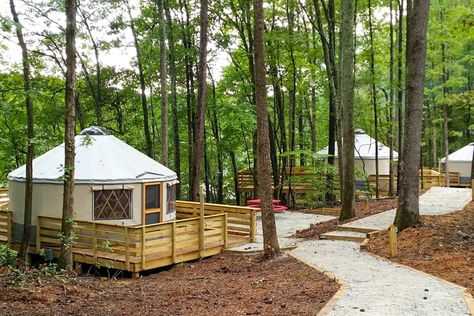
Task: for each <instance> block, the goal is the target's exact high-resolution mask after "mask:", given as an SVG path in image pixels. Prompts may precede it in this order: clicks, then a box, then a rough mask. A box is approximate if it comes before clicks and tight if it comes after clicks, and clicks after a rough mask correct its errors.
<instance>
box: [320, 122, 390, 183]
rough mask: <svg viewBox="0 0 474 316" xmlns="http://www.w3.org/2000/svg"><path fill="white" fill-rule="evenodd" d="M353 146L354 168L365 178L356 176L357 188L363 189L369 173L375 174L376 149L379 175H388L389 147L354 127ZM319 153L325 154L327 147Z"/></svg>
mask: <svg viewBox="0 0 474 316" xmlns="http://www.w3.org/2000/svg"><path fill="white" fill-rule="evenodd" d="M354 144H355V146H354V159H355V162H354V163H355V166H356V168H358V169H360V170H362V171H363V173H364V174H365V176H366V178H361V177H360V176H359V177H357V176H356V186H357V188H358V189H363V188H364V185H365V182H366V180H367V178H368V177H369V176H370V175H375V174H376V151H378V167H379V175H380V176H382V175H386V176H388V175H389V172H390V148H389V147H387V146H385V145H384V144H383V143H382V142H380V140H379V141H378V142H377V145H376V142H375V139H373V138H372V137H370V136H369V135H367V133H365V131H364V130H362V129H356V131H355V143H354ZM318 154H319V155H322V156H327V155H328V147H325V148H324V149H322V150H320V151H319V152H318ZM334 156H335V163H336V165H337V163H338V162H337V160H338V148H337V143H335V154H334ZM393 159H394V160H395V161H396V160H397V159H398V153H397V152H396V151H395V150H394V151H393Z"/></svg>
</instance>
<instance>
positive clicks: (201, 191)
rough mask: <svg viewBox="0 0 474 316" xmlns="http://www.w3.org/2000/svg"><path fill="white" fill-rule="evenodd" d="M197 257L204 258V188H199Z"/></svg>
mask: <svg viewBox="0 0 474 316" xmlns="http://www.w3.org/2000/svg"><path fill="white" fill-rule="evenodd" d="M199 202H200V209H199V256H200V257H201V258H203V257H204V188H203V185H201V186H200V187H199Z"/></svg>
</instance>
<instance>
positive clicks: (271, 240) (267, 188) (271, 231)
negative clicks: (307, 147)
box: [253, 0, 280, 258]
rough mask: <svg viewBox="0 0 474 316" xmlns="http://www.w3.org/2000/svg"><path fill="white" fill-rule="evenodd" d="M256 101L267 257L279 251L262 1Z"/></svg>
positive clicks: (257, 6)
mask: <svg viewBox="0 0 474 316" xmlns="http://www.w3.org/2000/svg"><path fill="white" fill-rule="evenodd" d="M253 10H254V42H253V44H254V62H255V98H256V104H257V143H258V146H257V157H258V158H257V164H258V182H259V188H260V206H261V210H262V228H263V250H264V252H265V256H266V257H267V258H272V257H274V256H275V255H277V254H278V253H279V252H280V247H279V245H278V237H277V232H276V226H275V215H274V214H273V203H272V179H271V167H270V139H269V135H268V111H267V84H266V70H265V52H264V51H265V35H264V29H265V20H264V13H263V0H254V1H253Z"/></svg>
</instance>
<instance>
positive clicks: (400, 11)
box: [397, 0, 403, 193]
mask: <svg viewBox="0 0 474 316" xmlns="http://www.w3.org/2000/svg"><path fill="white" fill-rule="evenodd" d="M397 40H398V47H397V120H398V165H397V193H398V192H399V190H400V174H401V170H402V163H403V78H402V75H403V66H402V59H403V55H402V53H403V0H399V1H398V32H397Z"/></svg>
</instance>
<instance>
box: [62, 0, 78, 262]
mask: <svg viewBox="0 0 474 316" xmlns="http://www.w3.org/2000/svg"><path fill="white" fill-rule="evenodd" d="M76 11H77V6H76V1H75V0H66V93H65V101H66V112H65V128H64V193H63V214H62V225H61V234H62V236H61V239H62V240H61V252H60V256H59V264H60V266H61V267H63V268H66V269H68V270H69V269H71V268H72V263H73V252H72V247H73V243H74V232H73V228H74V222H73V221H74V218H73V211H74V158H75V143H74V136H75V133H74V127H75V105H74V103H75V91H76V87H75V85H76Z"/></svg>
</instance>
